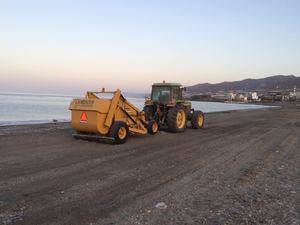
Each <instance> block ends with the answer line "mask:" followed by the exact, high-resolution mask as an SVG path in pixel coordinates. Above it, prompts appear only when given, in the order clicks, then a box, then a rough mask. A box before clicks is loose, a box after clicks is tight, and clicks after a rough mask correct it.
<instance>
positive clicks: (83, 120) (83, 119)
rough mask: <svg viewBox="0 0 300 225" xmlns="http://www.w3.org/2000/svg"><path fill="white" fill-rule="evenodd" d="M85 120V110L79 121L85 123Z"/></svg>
mask: <svg viewBox="0 0 300 225" xmlns="http://www.w3.org/2000/svg"><path fill="white" fill-rule="evenodd" d="M87 120H88V118H87V115H86V112H83V113H82V114H81V117H80V122H82V123H87Z"/></svg>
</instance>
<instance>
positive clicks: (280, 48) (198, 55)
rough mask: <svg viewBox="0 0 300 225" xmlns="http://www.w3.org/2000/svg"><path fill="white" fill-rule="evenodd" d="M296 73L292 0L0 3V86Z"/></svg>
mask: <svg viewBox="0 0 300 225" xmlns="http://www.w3.org/2000/svg"><path fill="white" fill-rule="evenodd" d="M277 74H295V75H299V74H300V1H299V0H251V1H246V0H207V1H204V0H198V1H196V0H195V1H191V0H185V1H182V0H178V1H175V0H170V1H164V0H157V1H156V0H151V1H143V0H132V1H131V0H124V1H121V0H119V1H115V0H111V1H107V0H106V1H100V0H98V1H96V0H95V1H89V0H86V1H83V0H82V1H74V0H73V1H71V0H70V1H66V0H59V1H57V0H51V1H50V0H49V1H39V0H36V1H30V0H24V1H21V0H19V1H15V0H7V1H3V0H0V92H41V93H70V94H71V93H81V92H83V91H86V90H96V89H101V88H102V87H103V86H104V87H107V88H111V89H114V88H120V89H121V90H124V91H127V92H148V91H149V90H150V86H151V84H152V83H153V82H160V81H162V80H166V81H170V82H171V81H172V82H180V83H182V84H184V85H193V84H197V83H204V82H213V83H215V82H222V81H233V80H240V79H245V78H261V77H265V76H268V75H277Z"/></svg>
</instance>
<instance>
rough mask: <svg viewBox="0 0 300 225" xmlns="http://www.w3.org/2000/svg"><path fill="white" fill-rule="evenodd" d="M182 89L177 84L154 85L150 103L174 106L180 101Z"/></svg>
mask: <svg viewBox="0 0 300 225" xmlns="http://www.w3.org/2000/svg"><path fill="white" fill-rule="evenodd" d="M183 89H184V88H183V87H182V85H181V84H178V83H165V82H163V83H154V84H153V85H152V93H151V101H152V102H155V103H159V104H163V105H170V104H175V103H176V102H177V101H178V100H182V91H183Z"/></svg>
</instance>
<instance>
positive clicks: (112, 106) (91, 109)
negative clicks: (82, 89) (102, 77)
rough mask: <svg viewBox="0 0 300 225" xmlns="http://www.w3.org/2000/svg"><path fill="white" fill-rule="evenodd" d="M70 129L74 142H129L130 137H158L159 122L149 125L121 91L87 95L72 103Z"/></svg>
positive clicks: (88, 93)
mask: <svg viewBox="0 0 300 225" xmlns="http://www.w3.org/2000/svg"><path fill="white" fill-rule="evenodd" d="M69 109H70V110H71V126H72V128H73V129H74V130H75V131H76V133H75V134H73V136H74V138H77V139H78V138H81V139H93V140H110V141H112V142H114V143H116V144H123V143H125V142H126V140H127V138H128V135H129V133H134V134H141V135H145V134H147V133H150V134H156V133H157V132H158V124H157V122H156V121H154V120H153V121H146V120H145V113H144V112H143V111H141V110H139V109H138V108H137V107H136V106H134V105H133V104H131V103H130V102H129V101H127V100H126V98H125V97H124V96H123V95H122V94H121V91H120V90H119V89H118V90H116V91H114V92H106V91H105V90H104V89H103V90H102V91H101V92H87V93H86V95H85V98H82V99H73V100H72V102H71V104H70V108H69Z"/></svg>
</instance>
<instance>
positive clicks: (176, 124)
mask: <svg viewBox="0 0 300 225" xmlns="http://www.w3.org/2000/svg"><path fill="white" fill-rule="evenodd" d="M186 123H187V116H186V113H185V111H184V110H183V109H180V108H171V109H169V111H168V115H167V125H168V129H169V131H171V132H174V133H178V132H183V131H184V130H185V128H186Z"/></svg>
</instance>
